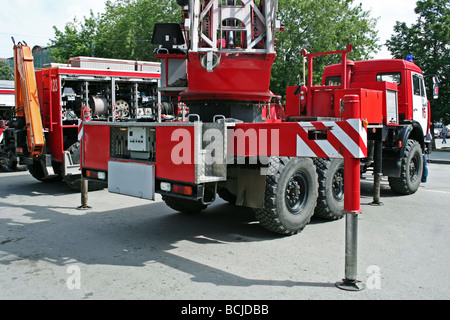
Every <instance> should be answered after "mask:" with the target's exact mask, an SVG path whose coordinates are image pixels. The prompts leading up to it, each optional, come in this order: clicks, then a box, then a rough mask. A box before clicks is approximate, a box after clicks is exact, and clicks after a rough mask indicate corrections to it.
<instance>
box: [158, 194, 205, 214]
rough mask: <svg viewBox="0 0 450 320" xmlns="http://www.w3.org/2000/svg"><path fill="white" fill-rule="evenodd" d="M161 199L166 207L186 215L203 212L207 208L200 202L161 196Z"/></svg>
mask: <svg viewBox="0 0 450 320" xmlns="http://www.w3.org/2000/svg"><path fill="white" fill-rule="evenodd" d="M162 199H163V201H164V202H165V203H166V205H167V206H169V207H170V208H172V209H173V210H175V211H178V212H182V213H188V214H193V213H198V212H201V211H203V210H205V209H206V208H207V207H208V206H207V205H206V204H203V203H201V202H200V201H194V200H188V199H182V198H177V197H172V196H167V195H163V196H162Z"/></svg>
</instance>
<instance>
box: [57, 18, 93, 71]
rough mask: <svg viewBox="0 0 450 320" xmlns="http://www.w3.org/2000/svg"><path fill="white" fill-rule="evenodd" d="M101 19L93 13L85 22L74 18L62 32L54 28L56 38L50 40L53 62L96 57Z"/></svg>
mask: <svg viewBox="0 0 450 320" xmlns="http://www.w3.org/2000/svg"><path fill="white" fill-rule="evenodd" d="M99 19H100V18H99V16H95V15H94V13H93V12H92V11H91V14H90V16H89V17H84V22H80V21H79V20H78V19H77V18H74V19H73V21H72V22H68V23H67V24H66V26H65V27H64V30H62V31H61V30H59V29H58V28H56V27H53V29H54V31H55V38H54V39H52V40H50V47H51V53H50V54H51V57H52V58H53V60H55V61H56V62H59V63H65V62H67V61H68V59H70V58H72V57H77V56H88V57H89V56H91V55H94V50H95V48H94V44H95V39H96V35H97V31H98V25H99Z"/></svg>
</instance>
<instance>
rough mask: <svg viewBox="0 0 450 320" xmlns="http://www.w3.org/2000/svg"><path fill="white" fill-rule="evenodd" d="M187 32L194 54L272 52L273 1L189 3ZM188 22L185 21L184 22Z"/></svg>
mask: <svg viewBox="0 0 450 320" xmlns="http://www.w3.org/2000/svg"><path fill="white" fill-rule="evenodd" d="M192 2H193V5H192V6H190V10H191V14H190V17H191V20H192V21H190V23H191V25H190V32H191V40H192V48H191V49H192V51H194V52H209V51H213V52H219V51H222V52H247V53H275V46H274V34H275V32H276V31H277V29H278V28H279V27H280V25H279V22H278V21H277V20H276V13H277V2H276V1H272V0H265V1H261V3H260V5H257V4H255V1H254V0H227V1H222V0H209V1H208V0H193V1H192ZM187 23H189V22H187Z"/></svg>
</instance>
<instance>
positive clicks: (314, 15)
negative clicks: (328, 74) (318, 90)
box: [271, 0, 380, 96]
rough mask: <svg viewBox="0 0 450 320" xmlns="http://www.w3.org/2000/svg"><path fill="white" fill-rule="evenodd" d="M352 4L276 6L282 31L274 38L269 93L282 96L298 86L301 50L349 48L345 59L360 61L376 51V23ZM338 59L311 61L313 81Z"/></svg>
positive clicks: (324, 0)
mask: <svg viewBox="0 0 450 320" xmlns="http://www.w3.org/2000/svg"><path fill="white" fill-rule="evenodd" d="M353 2H354V1H353V0H314V1H313V0H303V1H298V0H283V1H279V2H278V6H279V20H281V23H283V24H284V25H285V30H284V31H282V32H280V33H278V34H277V38H278V39H279V41H278V42H277V53H278V57H277V59H276V61H275V64H274V67H273V72H272V87H271V89H272V91H273V92H274V93H275V94H278V95H282V96H283V95H284V94H285V93H286V87H287V86H295V85H298V84H299V79H298V78H299V76H300V75H301V74H302V68H303V56H302V55H301V54H300V52H301V50H302V49H306V50H308V51H309V52H323V51H338V50H345V49H346V48H347V46H348V44H352V45H353V52H352V53H351V55H350V56H349V59H354V60H360V59H366V58H369V57H370V54H371V53H373V52H376V51H377V50H379V49H380V46H379V45H378V44H377V41H378V38H377V34H378V32H377V31H376V28H375V26H376V22H377V19H374V18H371V17H370V12H368V11H364V10H363V9H362V5H361V4H359V5H354V4H353ZM340 59H341V57H340V56H337V55H336V56H323V57H318V58H316V59H315V60H314V72H315V74H314V81H315V84H319V82H320V74H321V73H322V72H323V69H324V67H325V66H326V65H328V64H333V63H338V62H339V61H340Z"/></svg>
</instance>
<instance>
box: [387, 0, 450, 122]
mask: <svg viewBox="0 0 450 320" xmlns="http://www.w3.org/2000/svg"><path fill="white" fill-rule="evenodd" d="M415 12H416V14H417V15H418V18H417V22H416V23H414V24H412V25H411V27H408V26H407V25H406V23H404V22H397V23H396V25H395V27H394V32H395V33H394V34H393V35H392V36H391V39H390V40H388V41H387V42H386V45H387V47H388V49H389V51H390V52H391V53H392V55H393V57H394V58H399V59H404V58H405V57H406V56H407V55H408V54H412V55H413V56H414V62H415V63H416V64H417V65H418V66H419V67H420V68H421V69H422V71H423V72H424V74H425V80H426V82H427V88H428V97H429V98H431V97H432V92H431V90H432V88H433V82H432V76H434V75H437V76H438V77H439V78H440V81H441V83H440V88H439V94H440V96H439V99H438V100H431V99H430V100H431V108H432V112H431V117H432V120H433V121H439V120H441V119H442V120H443V121H444V122H445V123H447V124H448V123H450V105H449V98H450V86H449V83H448V81H449V80H450V1H449V0H422V1H418V2H417V6H416V8H415Z"/></svg>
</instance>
